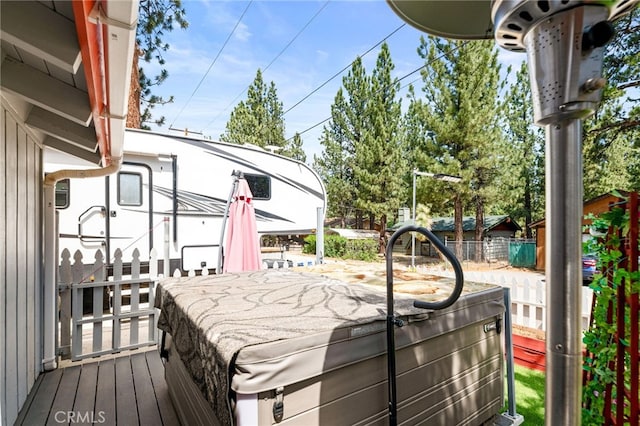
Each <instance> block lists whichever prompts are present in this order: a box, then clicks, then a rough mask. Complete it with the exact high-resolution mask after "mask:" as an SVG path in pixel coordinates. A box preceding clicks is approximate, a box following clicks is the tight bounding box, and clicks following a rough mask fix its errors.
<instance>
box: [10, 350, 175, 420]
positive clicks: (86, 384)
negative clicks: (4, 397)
mask: <svg viewBox="0 0 640 426" xmlns="http://www.w3.org/2000/svg"><path fill="white" fill-rule="evenodd" d="M15 424H16V425H28V426H36V425H56V424H101V425H116V424H117V425H118V426H122V425H154V426H155V425H169V426H172V425H179V424H180V422H179V420H178V416H177V415H176V412H175V410H174V408H173V404H172V403H171V398H170V397H169V391H168V389H167V384H166V382H165V379H164V367H163V365H162V361H161V360H160V357H159V355H158V351H157V349H156V348H153V349H152V350H149V349H144V350H138V351H128V352H123V353H120V354H117V355H113V356H103V357H100V358H94V359H92V360H85V361H84V362H73V363H70V362H65V363H63V365H62V366H61V367H60V368H58V369H56V370H54V371H51V372H47V373H43V374H41V375H40V377H39V378H38V380H37V381H36V383H35V384H34V386H33V389H32V390H31V393H30V394H29V397H28V398H27V401H26V402H25V404H24V407H23V409H22V411H21V412H20V415H19V416H18V419H17V421H16V423H15Z"/></svg>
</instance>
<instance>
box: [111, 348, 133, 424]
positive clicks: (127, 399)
mask: <svg viewBox="0 0 640 426" xmlns="http://www.w3.org/2000/svg"><path fill="white" fill-rule="evenodd" d="M137 414H138V408H137V407H136V394H135V388H134V385H133V373H132V371H131V358H130V357H122V358H116V423H117V424H118V426H128V425H137V424H138V419H137V417H138V415H137Z"/></svg>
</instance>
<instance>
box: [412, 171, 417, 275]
mask: <svg viewBox="0 0 640 426" xmlns="http://www.w3.org/2000/svg"><path fill="white" fill-rule="evenodd" d="M417 172H418V170H417V169H413V172H412V173H411V174H412V176H413V208H412V209H411V217H412V218H413V224H412V225H413V226H415V225H416V173H417ZM415 267H416V234H415V232H412V233H411V268H412V269H415Z"/></svg>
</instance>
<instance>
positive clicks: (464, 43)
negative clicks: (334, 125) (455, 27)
mask: <svg viewBox="0 0 640 426" xmlns="http://www.w3.org/2000/svg"><path fill="white" fill-rule="evenodd" d="M467 43H468V41H465V42H463V43H461V44H460V45H459V46H456V47H455V48H454V49H452V50H451V51H448V52H444V53H442V55H440V56H438V57H437V58H435V59H434V61H437V60H439V59H441V58H443V57H444V56H445V55H447V54H450V53H452V52H455V51H456V50H458V49H459V48H461V47H462V46H464V45H466V44H467ZM427 65H430V63H425V64H424V65H421V66H419V67H418V68H416V69H415V70H413V71H411V72H409V73H407V74H405V75H403V76H402V77H400V78H398V79H397V80H395V81H394V82H393V83H391V85H393V84H396V83H399V82H401V81H402V80H404V79H405V78H407V77H409V76H411V75H413V74H415V73H417V72H418V71H420V70H421V69H423V68H425V67H426V66H427ZM418 80H419V78H418V79H415V80H413V81H411V82H410V83H407V84H406V85H405V86H402V88H405V87H407V86H408V85H410V84H413V83H415V82H416V81H418ZM391 85H389V86H391ZM389 86H386V87H383V88H381V89H380V91H383V90H386V89H387V88H388V87H389ZM329 120H331V117H327V118H325V119H324V120H322V121H320V122H318V123H316V124H314V125H312V126H310V127H307V128H306V129H304V130H303V131H301V132H295V133H294V136H291V137H290V138H288V139H287V142H288V141H290V140H292V139H293V138H294V137H295V134H298V135H303V134H305V133H307V132H308V131H310V130H313V129H315V128H316V127H318V126H319V125H321V124H323V123H326V122H327V121H329Z"/></svg>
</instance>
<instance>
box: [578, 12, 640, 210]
mask: <svg viewBox="0 0 640 426" xmlns="http://www.w3.org/2000/svg"><path fill="white" fill-rule="evenodd" d="M615 28H616V36H615V37H614V39H613V40H612V42H611V43H610V44H608V45H607V47H606V51H605V57H604V76H605V78H606V79H607V86H606V88H605V89H604V92H603V98H602V102H601V103H600V107H599V109H598V111H596V113H595V114H594V115H593V116H592V117H591V118H590V119H587V120H585V122H584V138H583V152H584V194H585V198H586V199H590V198H593V197H595V196H598V195H601V194H603V193H606V192H609V191H611V190H613V189H624V190H638V189H640V97H639V96H638V88H639V87H640V78H639V77H638V76H640V9H639V8H635V9H634V10H633V11H632V12H631V13H630V14H629V15H626V16H624V17H623V18H622V19H620V20H619V21H617V22H616V24H615Z"/></svg>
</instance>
